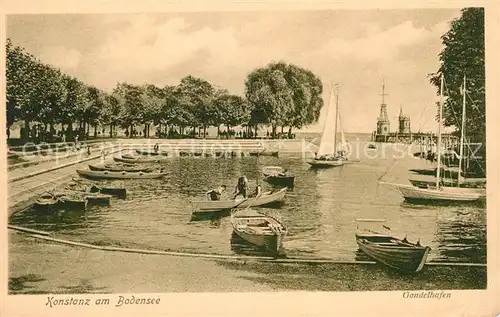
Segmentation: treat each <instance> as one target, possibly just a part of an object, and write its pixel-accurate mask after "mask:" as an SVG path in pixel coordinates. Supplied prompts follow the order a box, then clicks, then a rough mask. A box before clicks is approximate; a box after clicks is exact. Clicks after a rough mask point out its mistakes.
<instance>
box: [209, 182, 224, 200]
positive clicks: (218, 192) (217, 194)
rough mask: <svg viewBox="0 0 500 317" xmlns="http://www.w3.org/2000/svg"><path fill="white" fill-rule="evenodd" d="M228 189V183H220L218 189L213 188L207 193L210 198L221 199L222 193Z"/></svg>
mask: <svg viewBox="0 0 500 317" xmlns="http://www.w3.org/2000/svg"><path fill="white" fill-rule="evenodd" d="M225 191H226V185H220V186H219V187H218V188H216V189H212V190H210V191H208V192H207V193H206V195H207V198H208V200H212V201H214V200H220V198H221V196H222V194H223V193H224V192H225Z"/></svg>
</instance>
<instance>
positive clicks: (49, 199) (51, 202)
mask: <svg viewBox="0 0 500 317" xmlns="http://www.w3.org/2000/svg"><path fill="white" fill-rule="evenodd" d="M34 207H35V209H37V210H40V211H52V210H56V209H59V208H60V207H61V200H60V199H59V197H57V196H55V195H54V194H53V193H50V192H45V193H43V194H41V195H40V197H38V198H37V199H36V200H35V204H34Z"/></svg>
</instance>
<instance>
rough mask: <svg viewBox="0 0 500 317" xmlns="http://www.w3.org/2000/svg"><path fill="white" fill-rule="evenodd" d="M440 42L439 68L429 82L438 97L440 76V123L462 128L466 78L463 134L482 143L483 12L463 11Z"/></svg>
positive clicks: (484, 140) (484, 134) (483, 132)
mask: <svg viewBox="0 0 500 317" xmlns="http://www.w3.org/2000/svg"><path fill="white" fill-rule="evenodd" d="M441 39H442V41H443V45H444V48H443V50H442V52H441V53H440V54H439V60H440V62H441V66H440V67H439V70H438V71H437V72H436V73H435V74H433V75H432V77H431V80H430V81H431V83H432V84H433V85H434V86H436V88H437V91H438V94H439V93H440V92H439V89H440V78H441V74H443V75H444V79H445V91H444V95H445V97H446V99H445V103H444V107H443V108H444V109H443V119H444V124H445V126H455V127H456V128H457V131H458V132H460V131H461V129H462V127H461V120H462V93H461V87H462V85H463V79H464V76H466V79H467V82H466V86H467V87H466V88H467V95H466V96H467V99H466V101H467V103H466V104H467V107H466V112H467V115H466V129H467V135H470V136H473V137H474V138H475V139H476V140H477V141H479V142H483V144H485V143H486V133H485V132H486V109H485V62H484V58H485V57H484V56H485V55H484V9H483V8H466V9H463V10H462V15H461V16H460V17H459V18H457V19H455V20H453V21H452V22H451V28H450V30H449V31H448V32H446V33H445V34H444V35H443V36H442V37H441Z"/></svg>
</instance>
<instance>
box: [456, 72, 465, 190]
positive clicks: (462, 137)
mask: <svg viewBox="0 0 500 317" xmlns="http://www.w3.org/2000/svg"><path fill="white" fill-rule="evenodd" d="M465 84H466V77H465V75H464V85H463V88H462V129H461V130H462V131H461V133H460V134H461V135H460V159H459V161H458V178H457V186H459V185H460V179H461V175H462V164H463V163H462V160H463V155H464V137H465V93H466V91H467V90H466V87H465Z"/></svg>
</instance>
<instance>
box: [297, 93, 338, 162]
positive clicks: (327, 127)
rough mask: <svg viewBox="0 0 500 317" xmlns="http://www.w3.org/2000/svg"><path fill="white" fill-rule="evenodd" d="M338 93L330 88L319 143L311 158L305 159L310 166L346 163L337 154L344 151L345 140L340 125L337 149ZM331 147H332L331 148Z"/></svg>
mask: <svg viewBox="0 0 500 317" xmlns="http://www.w3.org/2000/svg"><path fill="white" fill-rule="evenodd" d="M334 96H335V107H333V106H332V98H333V97H334ZM338 100H339V99H338V93H335V91H334V88H332V91H331V94H330V102H329V103H328V109H327V113H326V119H325V123H324V126H323V133H322V134H321V141H320V144H319V148H318V152H317V153H316V155H315V157H314V158H313V159H310V160H308V161H307V163H308V164H309V165H311V167H316V168H321V167H336V166H342V165H344V164H345V163H346V161H347V157H346V156H345V155H343V154H342V155H341V154H339V152H342V153H346V143H347V142H346V140H345V135H344V131H343V129H342V126H341V125H340V134H341V151H339V152H338V151H337V129H338V127H337V124H338V123H339V121H340V114H339V102H338ZM332 147H333V149H332Z"/></svg>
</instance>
